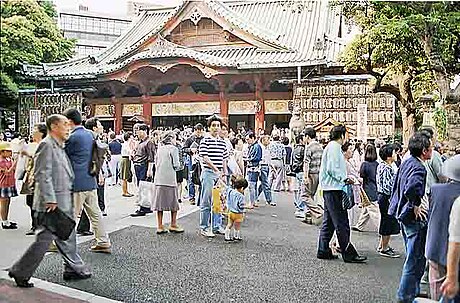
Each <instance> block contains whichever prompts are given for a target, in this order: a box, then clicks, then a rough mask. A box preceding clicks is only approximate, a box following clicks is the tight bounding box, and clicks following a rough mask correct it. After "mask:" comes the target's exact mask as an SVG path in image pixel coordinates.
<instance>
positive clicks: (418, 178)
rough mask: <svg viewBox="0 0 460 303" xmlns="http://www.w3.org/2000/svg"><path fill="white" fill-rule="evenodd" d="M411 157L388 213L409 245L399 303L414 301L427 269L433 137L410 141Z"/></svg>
mask: <svg viewBox="0 0 460 303" xmlns="http://www.w3.org/2000/svg"><path fill="white" fill-rule="evenodd" d="M409 151H410V154H411V156H410V157H409V158H408V159H407V160H406V161H403V162H402V164H401V166H400V167H399V170H398V174H397V175H396V178H395V182H394V186H393V193H392V196H391V199H390V208H389V210H388V214H389V215H392V216H394V217H395V218H396V219H398V221H399V222H400V224H401V232H402V235H403V238H404V243H405V246H406V260H405V262H404V266H403V271H402V275H401V281H400V284H399V289H398V300H399V302H403V303H406V302H407V303H409V302H412V301H414V299H415V297H416V296H417V295H418V294H419V293H420V281H421V279H422V276H423V272H424V270H425V262H426V259H425V243H426V235H427V212H428V201H427V200H426V199H422V198H423V196H424V195H425V186H426V178H427V177H426V175H427V171H426V167H425V165H424V162H425V161H427V160H429V159H431V154H432V152H433V144H432V141H431V135H430V134H429V133H427V132H418V133H416V134H415V135H414V136H412V138H411V139H410V140H409Z"/></svg>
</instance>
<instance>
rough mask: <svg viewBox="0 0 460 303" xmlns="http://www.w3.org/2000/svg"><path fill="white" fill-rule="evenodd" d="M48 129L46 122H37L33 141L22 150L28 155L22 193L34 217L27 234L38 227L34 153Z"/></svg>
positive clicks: (30, 233) (31, 233) (33, 233)
mask: <svg viewBox="0 0 460 303" xmlns="http://www.w3.org/2000/svg"><path fill="white" fill-rule="evenodd" d="M47 133H48V130H47V128H46V125H45V123H38V124H35V126H34V128H33V131H32V142H31V143H29V144H27V148H26V149H24V150H23V151H22V155H23V156H26V157H27V163H26V172H25V175H24V179H23V183H22V187H21V192H20V194H22V195H26V204H27V206H29V207H30V217H31V219H32V226H31V228H30V230H29V231H28V232H27V233H26V235H28V236H31V235H35V229H36V228H37V222H36V221H37V219H36V218H35V211H34V210H33V209H32V205H33V203H34V183H35V179H34V155H35V152H36V151H37V148H38V144H39V143H40V142H41V141H42V140H43V139H44V138H45V137H46V135H47Z"/></svg>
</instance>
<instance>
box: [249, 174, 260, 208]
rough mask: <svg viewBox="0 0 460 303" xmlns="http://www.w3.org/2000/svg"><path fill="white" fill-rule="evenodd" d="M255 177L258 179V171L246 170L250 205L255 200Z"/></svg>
mask: <svg viewBox="0 0 460 303" xmlns="http://www.w3.org/2000/svg"><path fill="white" fill-rule="evenodd" d="M257 179H259V172H258V171H248V183H249V202H250V205H254V203H256V200H257Z"/></svg>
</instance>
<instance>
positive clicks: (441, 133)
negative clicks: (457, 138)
mask: <svg viewBox="0 0 460 303" xmlns="http://www.w3.org/2000/svg"><path fill="white" fill-rule="evenodd" d="M433 120H434V123H435V125H436V130H437V132H438V140H439V141H444V140H446V139H447V113H446V109H445V108H444V107H442V106H439V107H437V108H436V109H435V111H434V114H433Z"/></svg>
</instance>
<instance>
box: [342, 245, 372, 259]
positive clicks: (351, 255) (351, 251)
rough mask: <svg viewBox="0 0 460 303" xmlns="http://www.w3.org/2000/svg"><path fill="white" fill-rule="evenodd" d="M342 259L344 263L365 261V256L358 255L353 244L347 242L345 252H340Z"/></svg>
mask: <svg viewBox="0 0 460 303" xmlns="http://www.w3.org/2000/svg"><path fill="white" fill-rule="evenodd" d="M342 259H343V261H344V262H345V263H365V262H366V260H367V257H364V256H360V255H359V254H358V252H357V251H356V248H355V247H354V246H353V244H351V243H349V244H348V246H347V249H345V252H344V253H342Z"/></svg>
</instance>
